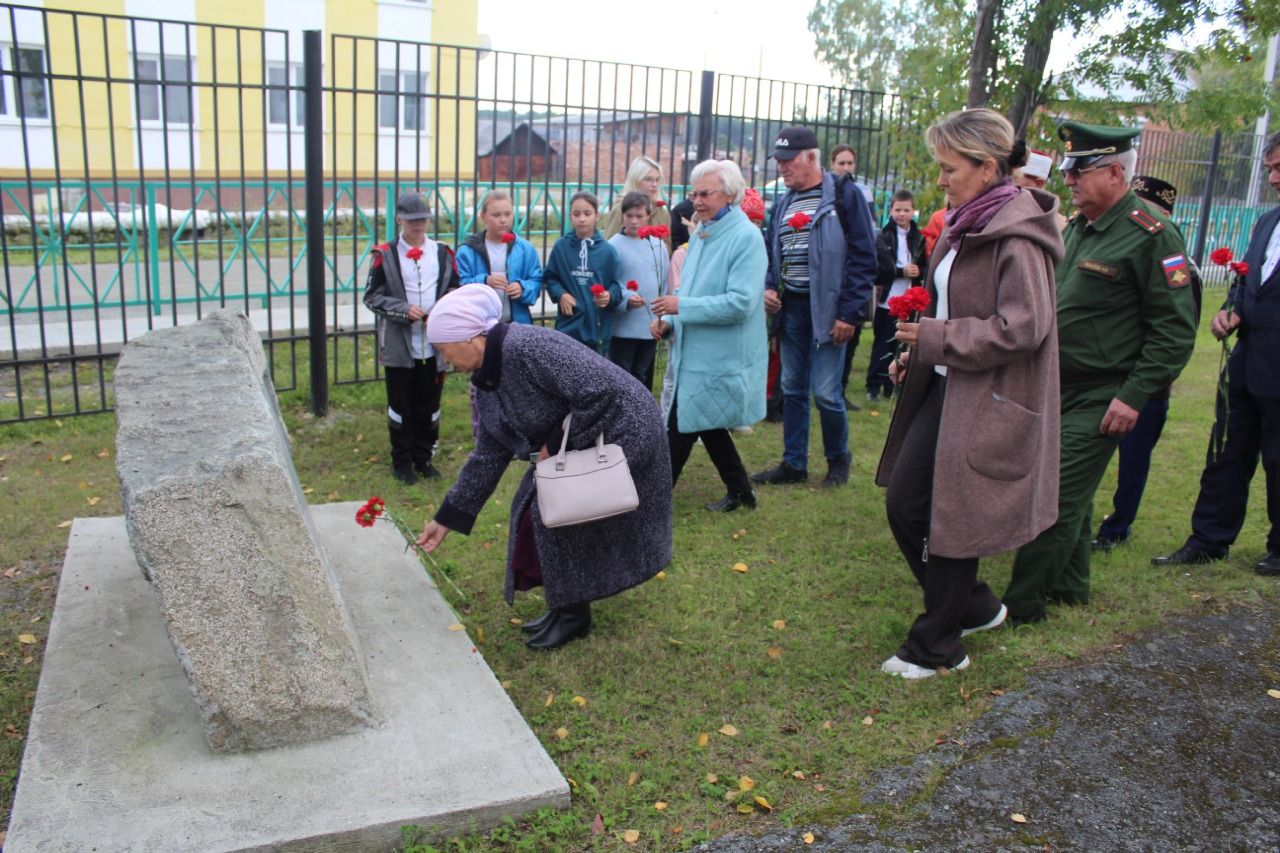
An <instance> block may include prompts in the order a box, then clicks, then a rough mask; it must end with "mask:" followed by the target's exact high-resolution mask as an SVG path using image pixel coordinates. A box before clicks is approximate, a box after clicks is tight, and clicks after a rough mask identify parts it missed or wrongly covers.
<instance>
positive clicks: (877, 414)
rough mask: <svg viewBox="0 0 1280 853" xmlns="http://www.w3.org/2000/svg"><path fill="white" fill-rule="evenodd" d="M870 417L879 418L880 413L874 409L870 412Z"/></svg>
mask: <svg viewBox="0 0 1280 853" xmlns="http://www.w3.org/2000/svg"><path fill="white" fill-rule="evenodd" d="M871 417H873V418H878V417H880V413H879V412H877V411H876V410H875V409H872V410H871Z"/></svg>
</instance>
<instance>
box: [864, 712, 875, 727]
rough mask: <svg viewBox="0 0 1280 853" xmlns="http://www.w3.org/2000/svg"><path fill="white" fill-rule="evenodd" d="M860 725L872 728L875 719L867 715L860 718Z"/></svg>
mask: <svg viewBox="0 0 1280 853" xmlns="http://www.w3.org/2000/svg"><path fill="white" fill-rule="evenodd" d="M862 724H863V725H864V726H874V725H875V724H876V718H875V717H873V716H871V715H870V714H868V715H867V716H865V717H863V718H862Z"/></svg>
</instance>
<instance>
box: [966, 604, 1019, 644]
mask: <svg viewBox="0 0 1280 853" xmlns="http://www.w3.org/2000/svg"><path fill="white" fill-rule="evenodd" d="M1008 615H1009V608H1007V607H1005V606H1004V605H1003V604H1001V605H1000V612H999V613H997V614H996V615H995V616H994V617H992V619H991V621H990V622H988V623H987V624H985V625H979V626H978V627H977V628H965V629H964V630H962V631H961V632H960V636H961V637H967V636H969V635H970V634H976V633H978V632H979V631H990V630H991V629H992V628H999V627H1000V626H1001V625H1003V624H1004V620H1005V618H1006V617H1007V616H1008Z"/></svg>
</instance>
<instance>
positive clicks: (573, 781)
mask: <svg viewBox="0 0 1280 853" xmlns="http://www.w3.org/2000/svg"><path fill="white" fill-rule="evenodd" d="M564 781H566V782H568V783H569V787H570V788H572V789H573V790H575V791H576V790H578V780H576V779H574V778H573V777H572V776H566V777H564Z"/></svg>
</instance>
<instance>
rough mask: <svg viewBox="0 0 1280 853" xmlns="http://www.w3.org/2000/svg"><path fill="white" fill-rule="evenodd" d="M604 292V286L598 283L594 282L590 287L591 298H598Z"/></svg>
mask: <svg viewBox="0 0 1280 853" xmlns="http://www.w3.org/2000/svg"><path fill="white" fill-rule="evenodd" d="M604 290H605V287H604V285H603V284H600V283H599V282H596V283H595V284H593V285H591V295H592V296H599V295H600V294H602V293H604Z"/></svg>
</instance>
